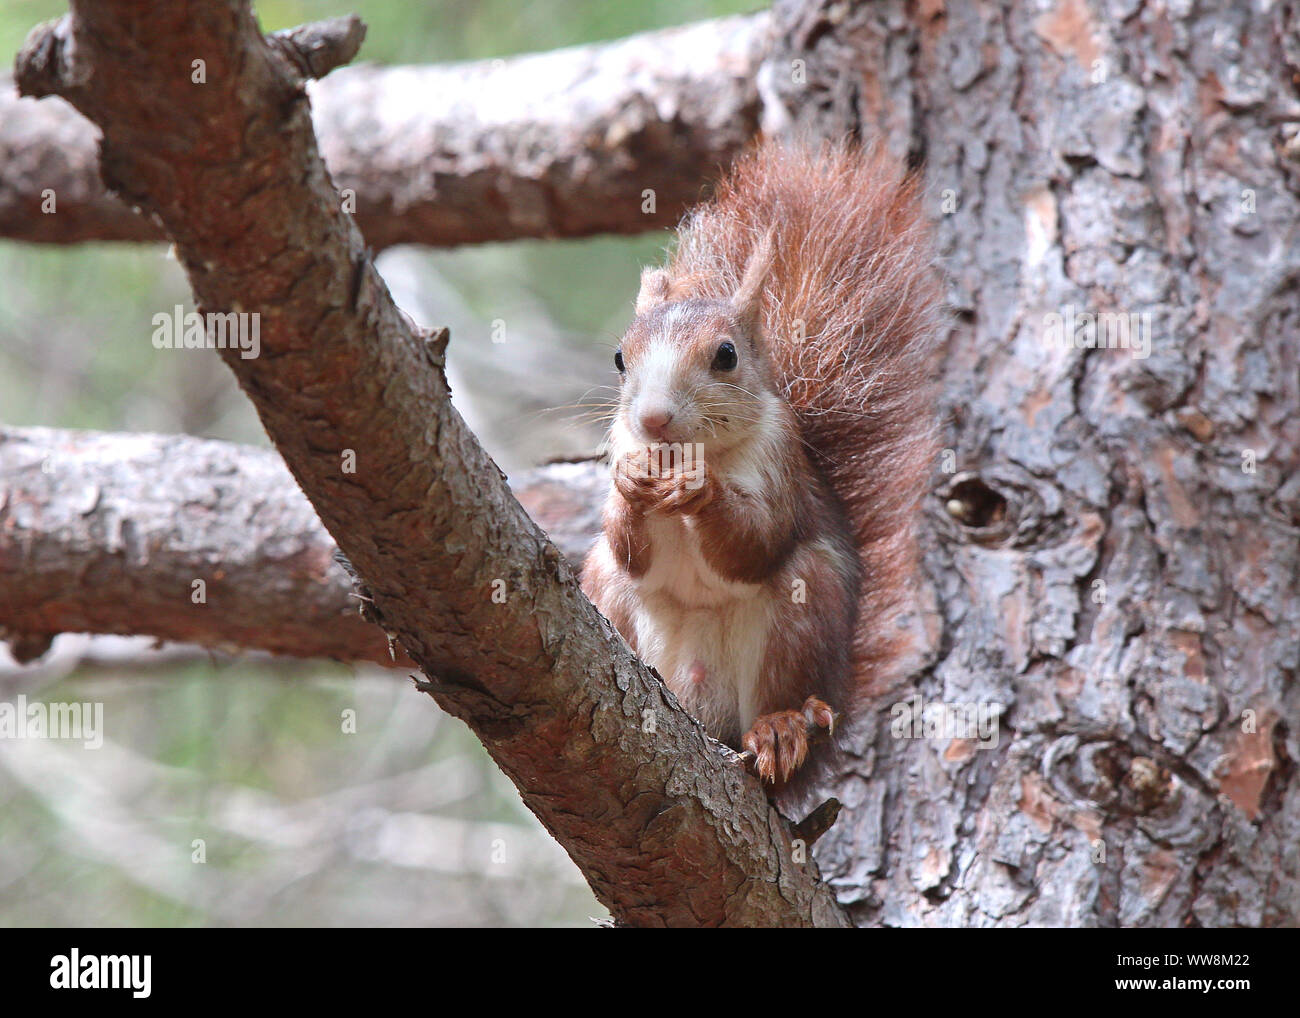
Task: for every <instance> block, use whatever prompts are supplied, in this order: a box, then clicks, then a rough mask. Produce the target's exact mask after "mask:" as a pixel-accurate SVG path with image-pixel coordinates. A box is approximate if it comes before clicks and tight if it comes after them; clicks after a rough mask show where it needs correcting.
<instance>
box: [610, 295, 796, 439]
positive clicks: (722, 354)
mask: <svg viewBox="0 0 1300 1018" xmlns="http://www.w3.org/2000/svg"><path fill="white" fill-rule="evenodd" d="M753 331H754V329H753V326H752V325H749V324H747V322H746V319H745V317H744V316H743V315H742V314H740V313H739V312H738V311H737V309H736V308H735V307H734V306H733V305H732V304H731V303H730V302H728V301H720V300H701V299H692V300H682V301H673V302H664V303H660V304H656V305H654V306H653V307H651V308H649V309H647V310H644V311H642V312H641V313H640V314H638V315H637V317H636V319H635V320H634V321H633V322H632V324H631V326H630V327H629V328H628V331H627V333H626V334H625V335H624V337H623V344H622V346H621V347H620V348H619V351H618V353H617V354H616V355H615V358H614V364H615V367H616V368H618V371H619V375H620V379H621V382H622V388H621V391H620V395H619V412H618V415H617V418H616V420H615V426H614V432H615V433H614V436H613V437H614V441H615V444H616V445H618V446H623V447H625V448H626V447H636V446H645V445H653V444H656V443H667V444H672V443H677V442H681V443H688V442H689V443H698V444H700V445H702V446H703V447H704V450H705V452H706V454H707V453H708V452H710V451H712V452H714V453H715V454H720V453H722V452H725V451H727V450H728V449H731V448H734V447H735V446H737V445H739V444H740V443H741V442H743V441H744V440H745V439H746V438H747V437H748V436H749V435H751V434H752V433H753V432H754V431H755V430H756V429H758V428H760V427H762V426H763V423H764V421H765V419H766V416H767V413H768V409H769V406H770V404H771V403H772V400H773V396H772V394H771V383H770V381H769V378H770V371H769V370H768V365H767V362H766V359H765V356H764V354H763V352H762V349H761V343H760V341H759V338H758V337H757V336H755V335H754V334H753Z"/></svg>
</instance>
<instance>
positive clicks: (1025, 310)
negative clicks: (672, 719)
mask: <svg viewBox="0 0 1300 1018" xmlns="http://www.w3.org/2000/svg"><path fill="white" fill-rule="evenodd" d="M775 21H776V27H777V36H778V41H777V44H776V49H775V51H774V54H773V56H772V58H771V61H770V63H769V65H768V67H767V70H768V71H769V73H770V74H771V80H772V81H773V83H774V87H773V93H774V94H777V95H779V96H780V97H781V100H782V101H781V102H780V103H773V104H772V105H771V106H769V107H768V108H765V110H764V122H765V124H767V125H768V126H769V127H771V128H774V129H780V130H795V129H804V130H811V131H813V132H814V133H817V134H821V135H835V134H838V133H842V132H845V131H850V132H853V133H856V134H860V135H864V136H868V137H883V138H884V139H886V141H887V144H888V145H889V146H890V147H891V148H892V149H893V150H894V151H895V152H897V153H898V154H899V155H900V156H905V157H909V158H911V159H912V160H913V161H914V162H917V163H923V165H924V174H925V179H926V182H927V184H928V190H929V192H930V195H931V198H930V201H931V203H932V204H931V208H932V209H933V214H934V216H935V219H936V220H937V221H938V230H939V238H940V244H941V251H942V255H943V261H944V265H945V268H946V269H947V273H948V277H949V279H950V290H949V299H950V301H951V304H952V310H953V329H952V334H951V338H950V342H949V345H948V357H947V358H946V361H945V367H944V383H945V384H944V388H945V394H946V395H945V399H944V406H945V412H946V414H947V419H948V436H949V438H948V444H949V453H950V455H948V456H947V457H946V459H945V461H944V462H942V463H941V464H939V471H938V472H937V473H936V485H935V497H934V498H933V499H932V500H931V502H930V505H929V510H928V513H927V532H928V533H927V543H928V552H927V555H926V573H927V575H928V577H929V581H930V584H931V594H930V602H931V608H930V610H929V612H928V614H927V619H928V631H929V634H930V635H929V654H930V658H931V664H930V665H929V667H928V668H926V669H925V671H924V672H923V673H922V674H921V675H919V676H917V677H916V679H915V682H914V686H913V687H911V688H908V689H906V690H900V691H899V692H898V694H897V695H896V696H895V697H893V698H891V699H892V700H894V701H899V700H903V699H904V698H907V697H911V696H912V695H913V694H914V693H915V694H919V695H920V696H922V697H924V699H925V700H926V701H932V702H935V703H947V704H964V703H973V704H989V705H991V704H998V705H1001V711H1002V713H1001V724H1000V732H999V739H998V744H997V747H996V748H995V749H987V750H980V749H978V748H977V746H976V744H975V743H974V742H972V741H971V740H963V739H951V740H948V739H940V740H933V739H929V740H927V739H918V740H911V739H901V738H895V737H893V735H892V734H891V723H892V721H893V720H894V717H893V714H892V713H891V708H892V704H891V703H889V702H882V703H881V704H880V708H881V709H880V713H879V714H878V715H877V716H876V717H875V719H874V725H873V726H872V730H870V731H868V732H867V733H866V734H864V735H863V736H862V738H861V741H860V743H859V746H858V753H859V757H858V760H859V763H858V765H857V766H856V767H855V768H854V769H853V772H852V773H849V774H846V775H845V776H844V780H843V782H842V785H841V793H840V794H841V798H842V799H844V801H845V805H846V810H845V814H844V815H843V816H842V817H841V819H840V821H839V823H838V824H837V825H836V826H835V827H834V828H833V829H832V830H831V832H830V833H829V834H828V835H827V836H826V838H825V840H824V842H822V843H820V844H819V845H818V849H819V857H820V858H821V860H822V862H823V867H824V868H825V869H826V870H828V871H829V879H830V880H831V881H832V883H833V884H834V886H835V887H836V890H837V893H838V895H839V897H840V900H841V901H842V902H844V903H845V904H846V905H848V906H849V908H850V911H851V913H852V915H853V917H854V920H855V921H856V922H857V923H859V924H873V923H884V924H888V925H1004V926H1014V925H1044V924H1048V925H1087V926H1092V925H1099V926H1165V927H1168V926H1196V925H1204V926H1235V925H1242V926H1259V925H1265V926H1273V925H1294V924H1295V923H1297V922H1300V880H1297V877H1300V850H1298V848H1297V846H1300V779H1298V777H1297V769H1296V760H1297V759H1298V758H1300V743H1298V742H1297V729H1298V727H1300V726H1298V725H1297V716H1298V708H1300V691H1298V689H1297V684H1296V668H1297V660H1298V659H1300V579H1298V578H1300V470H1297V467H1298V466H1300V369H1298V367H1297V350H1300V313H1298V312H1297V295H1298V292H1300V285H1298V281H1300V201H1298V197H1297V171H1298V170H1300V163H1298V162H1297V156H1298V155H1300V138H1297V134H1296V131H1297V124H1298V123H1300V102H1297V98H1296V92H1295V88H1294V80H1295V77H1294V76H1295V75H1296V73H1297V71H1300V35H1298V34H1297V33H1298V29H1300V24H1298V22H1297V9H1296V6H1295V5H1294V4H1274V5H1263V6H1258V5H1256V6H1251V5H1223V6H1217V5H1213V6H1212V5H1190V6H1187V7H1186V8H1185V13H1184V14H1182V15H1181V16H1180V15H1178V14H1175V13H1174V10H1173V9H1172V8H1171V7H1169V6H1167V5H1151V4H1146V5H1142V4H1136V3H1116V4H1106V5H1103V4H1101V3H1099V2H1084V0H1059V2H1055V3H1053V4H1051V5H1050V6H1048V7H1047V8H1045V9H1044V8H1042V7H1041V6H1035V5H1025V4H1015V3H1011V2H1010V0H1004V2H1002V3H993V4H979V5H976V4H945V3H942V2H928V3H920V4H905V3H901V2H884V3H873V4H862V5H853V6H852V7H845V6H844V5H840V4H837V3H833V2H829V0H827V2H796V0H782V2H780V3H778V5H777V7H776V11H775ZM796 61H802V62H803V63H802V64H796V63H795V62H796ZM801 75H802V76H801ZM1071 307H1073V309H1074V312H1075V313H1076V315H1077V314H1082V313H1089V312H1090V313H1106V312H1118V313H1123V314H1124V315H1125V316H1127V315H1129V314H1136V315H1139V316H1149V317H1147V318H1145V319H1144V318H1141V317H1139V318H1138V319H1136V320H1135V321H1136V322H1137V325H1138V328H1139V331H1137V332H1134V333H1133V334H1131V335H1130V337H1129V346H1128V348H1124V347H1122V346H1121V347H1114V348H1106V349H1088V348H1086V347H1074V348H1070V347H1067V346H1066V345H1065V343H1063V342H1061V341H1060V338H1059V336H1058V334H1057V332H1056V331H1055V330H1056V328H1057V320H1056V319H1054V318H1053V317H1052V316H1053V315H1059V316H1062V318H1064V316H1065V315H1066V314H1067V313H1068V309H1070V308H1071ZM1078 323H1079V320H1078V319H1077V318H1076V325H1078ZM1144 326H1145V327H1146V328H1147V330H1148V331H1147V332H1146V339H1147V340H1149V342H1150V355H1149V356H1148V357H1143V356H1141V354H1142V352H1143V350H1142V349H1141V346H1140V343H1139V342H1138V340H1139V339H1140V335H1139V333H1140V330H1141V328H1142V327H1144ZM1076 335H1077V336H1078V340H1079V341H1080V342H1086V340H1087V335H1086V329H1085V330H1084V331H1081V332H1079V333H1077V334H1076ZM945 470H947V471H949V472H948V473H945V472H944V471H945ZM863 624H864V625H869V624H870V620H869V619H868V620H863ZM904 734H906V733H904Z"/></svg>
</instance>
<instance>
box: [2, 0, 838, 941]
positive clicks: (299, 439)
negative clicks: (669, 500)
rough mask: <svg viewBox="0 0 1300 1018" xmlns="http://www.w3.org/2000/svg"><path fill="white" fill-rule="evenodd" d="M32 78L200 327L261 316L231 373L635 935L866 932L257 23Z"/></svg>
mask: <svg viewBox="0 0 1300 1018" xmlns="http://www.w3.org/2000/svg"><path fill="white" fill-rule="evenodd" d="M195 60H201V61H203V65H202V66H203V67H204V70H205V75H204V78H205V80H204V82H203V83H201V84H199V83H196V82H195V81H194V80H193V78H192V68H194V67H195V66H196V65H194V63H193V61H195ZM17 77H18V82H19V87H20V88H21V89H23V90H24V91H26V92H31V93H40V94H46V93H50V92H57V93H58V94H61V95H63V96H64V97H65V98H67V99H68V100H69V101H71V102H72V103H73V104H74V105H75V106H77V108H78V109H80V110H81V111H82V112H83V113H85V114H86V115H87V116H88V117H90V118H91V119H92V120H94V121H95V122H96V123H97V124H98V125H99V126H100V128H101V130H102V131H103V133H104V138H103V143H102V146H101V161H102V165H103V172H104V176H105V179H106V180H107V181H109V182H110V183H111V184H112V186H114V187H115V189H116V190H118V191H119V192H121V193H124V194H126V195H127V196H128V197H129V198H130V199H131V200H133V201H135V202H136V203H137V204H139V205H141V206H142V207H145V208H148V209H149V210H150V211H151V212H152V213H153V214H154V215H156V216H157V217H158V219H159V221H160V222H161V223H162V225H163V227H164V228H165V229H166V230H167V232H168V234H169V235H170V236H171V237H172V239H173V241H174V242H175V245H176V249H177V254H178V257H179V258H180V260H181V262H182V264H183V265H184V266H185V268H186V271H187V273H188V275H189V279H190V283H191V286H192V288H193V290H194V294H195V299H196V303H197V305H198V307H199V309H200V312H209V311H220V312H227V311H229V312H235V313H248V314H252V313H257V314H259V315H260V316H261V319H260V321H261V326H260V336H261V345H260V356H256V357H249V358H245V357H244V356H242V353H244V352H247V351H244V350H241V349H240V348H238V347H235V348H226V349H224V350H222V351H221V353H222V356H223V359H224V360H225V361H226V363H227V365H229V366H230V368H231V369H232V370H233V371H234V373H235V376H236V378H237V379H238V381H239V383H240V385H241V387H242V388H243V389H244V391H245V392H246V393H247V394H248V396H249V398H250V399H251V400H252V401H253V403H254V405H255V406H256V408H257V411H258V413H259V415H260V417H261V419H262V422H263V424H264V425H265V427H266V430H267V433H268V435H269V436H270V438H271V440H272V442H273V443H274V444H275V446H276V448H277V449H278V450H279V452H280V453H281V455H282V456H283V457H284V459H285V462H286V464H287V465H288V467H289V470H290V472H291V473H292V474H293V476H294V477H295V479H296V480H297V481H298V483H299V485H300V486H301V487H302V489H303V491H304V492H305V493H306V495H307V497H308V498H309V499H310V500H311V501H312V504H313V506H314V507H315V508H316V510H317V512H318V514H319V515H320V517H321V521H322V522H323V523H324V525H325V527H326V529H327V530H328V531H329V532H330V534H331V535H332V536H333V537H334V538H335V540H336V541H337V542H338V545H339V547H340V549H341V550H342V551H343V552H344V553H345V554H346V555H347V557H348V558H349V559H350V560H351V562H352V564H353V565H354V566H355V567H356V569H357V571H358V573H359V574H360V576H361V577H362V579H363V580H364V581H365V582H366V584H367V585H368V587H369V589H370V590H371V591H372V592H373V596H374V602H375V605H376V607H377V609H378V611H379V612H380V613H381V615H382V616H383V618H384V620H385V623H386V626H387V628H389V629H390V630H391V631H392V632H394V633H396V634H397V635H398V637H399V638H400V640H401V643H402V646H403V647H404V649H405V650H406V652H407V653H408V654H409V655H410V656H411V658H412V659H413V660H414V661H416V662H417V663H418V664H419V665H420V667H421V669H422V670H423V671H424V673H425V674H426V675H427V676H428V677H429V681H428V682H426V683H424V684H422V688H423V689H424V690H425V691H427V692H429V693H430V694H431V695H433V696H434V698H435V699H436V700H437V701H438V703H439V704H440V705H441V706H442V707H444V708H445V709H446V710H448V711H449V712H450V713H452V714H455V715H456V716H458V717H460V718H462V719H463V720H465V721H466V722H467V723H468V724H469V725H470V727H471V728H472V729H473V730H474V731H475V733H476V734H477V735H478V736H479V738H480V739H481V740H482V741H483V744H484V745H485V747H486V748H487V749H488V751H489V752H490V753H491V754H492V756H493V758H494V759H495V760H496V761H497V763H498V764H499V765H500V766H501V767H502V769H503V770H504V771H505V773H506V774H507V775H508V776H509V777H510V778H511V779H512V780H513V781H514V782H515V784H516V785H517V786H518V787H519V789H520V793H521V795H522V797H523V801H524V802H525V804H527V805H528V807H529V808H530V809H531V810H532V811H533V812H534V813H536V814H537V816H538V818H539V819H540V820H541V821H542V823H543V824H544V825H545V826H546V827H547V829H548V830H550V831H551V833H552V834H553V835H554V836H555V837H556V839H557V840H558V841H559V842H560V843H561V844H562V845H563V846H564V847H565V849H566V850H567V851H568V853H569V854H570V856H571V857H572V858H573V859H574V861H575V862H576V863H577V864H578V866H579V868H581V869H582V871H583V872H584V874H585V875H586V877H587V879H588V881H589V882H590V884H591V886H592V888H593V890H594V891H595V893H596V896H597V897H598V898H599V899H600V900H601V902H602V903H603V904H605V905H606V907H608V908H609V909H610V911H611V912H612V913H613V915H614V916H615V918H616V919H617V920H618V921H620V922H623V923H627V924H634V925H661V926H662V925H667V926H680V925H701V924H703V925H771V924H781V925H787V924H788V925H801V926H809V925H826V926H838V925H844V924H845V922H846V920H845V918H844V915H843V913H842V911H841V910H840V909H839V906H838V905H837V904H836V902H835V899H834V897H833V896H832V895H831V894H830V892H829V890H828V889H827V887H826V886H825V884H823V883H821V882H819V880H818V878H817V872H816V867H815V864H814V863H813V862H812V860H811V859H809V860H807V863H806V864H804V863H801V862H800V852H799V846H797V845H795V844H792V842H793V841H794V840H795V839H794V838H793V836H792V833H791V830H790V826H789V824H788V822H787V821H785V820H784V819H783V818H781V817H780V815H779V814H778V813H776V811H775V810H773V809H772V808H771V807H770V806H769V805H768V803H767V801H766V798H765V797H764V795H763V792H762V790H761V789H760V787H759V786H758V783H757V781H756V779H754V778H753V777H752V776H750V775H748V774H746V773H745V771H744V770H743V768H742V767H741V765H740V764H739V762H738V760H737V758H736V756H735V754H732V753H730V752H728V751H725V749H724V747H721V746H720V745H719V744H717V743H715V742H712V741H711V740H709V739H708V738H707V737H706V735H705V733H704V731H703V729H702V727H701V726H700V725H699V724H698V722H695V721H694V720H693V719H691V718H690V717H689V716H688V715H686V714H685V712H684V711H682V710H681V708H680V707H679V706H678V705H677V704H676V702H675V700H673V699H672V698H671V696H670V695H669V694H668V693H667V691H666V689H665V688H664V686H663V684H662V683H661V682H660V681H659V679H658V678H657V677H656V676H655V675H654V674H653V673H652V672H651V671H650V670H649V669H647V668H646V667H645V666H644V665H643V664H641V663H640V662H639V661H637V660H636V659H635V658H634V657H633V656H632V654H631V653H630V651H629V650H628V648H627V645H626V644H625V643H624V642H623V641H622V640H621V639H619V638H618V637H617V635H616V634H615V633H614V631H613V630H612V628H611V627H610V626H609V624H608V622H606V621H605V620H604V619H603V618H601V617H600V615H599V614H598V613H597V612H596V611H595V609H594V608H593V607H592V606H591V604H590V603H589V602H588V601H587V600H586V599H585V598H584V597H583V596H582V594H581V591H580V590H579V588H578V585H577V582H576V580H575V578H574V573H573V570H572V569H571V568H570V567H569V565H568V564H567V563H566V562H565V561H564V560H563V558H562V557H561V555H560V554H559V552H558V551H557V550H556V548H555V546H554V544H552V543H551V542H550V541H549V540H548V539H547V538H546V536H545V534H543V533H542V532H541V531H540V530H539V529H538V528H537V526H536V525H535V524H534V523H533V522H532V521H531V520H530V519H529V518H528V517H527V515H526V514H525V513H524V512H523V510H522V509H521V508H520V506H519V504H518V502H516V501H515V499H514V498H513V496H512V495H511V494H510V491H509V489H508V488H507V487H506V486H505V483H504V478H503V476H502V475H501V473H500V472H499V471H498V470H497V468H496V466H495V465H494V464H493V463H492V461H491V460H490V459H489V458H488V457H487V455H486V454H485V453H484V452H483V450H482V448H481V447H480V446H479V445H478V443H477V442H476V441H475V440H474V437H473V435H471V434H470V433H469V431H468V429H467V428H466V427H465V425H464V422H463V421H462V420H461V419H460V417H459V415H458V414H457V413H456V412H455V410H454V409H452V407H451V404H450V402H449V398H448V395H449V394H448V390H447V385H446V378H445V376H444V375H443V371H442V364H443V350H444V348H445V342H446V334H445V332H443V333H441V334H440V335H430V336H419V335H416V333H415V331H414V330H413V329H412V327H411V326H410V324H409V322H408V320H406V319H405V318H404V316H402V315H401V313H400V312H399V311H398V310H397V308H396V307H395V306H394V305H393V302H392V300H391V298H390V297H389V295H388V292H387V289H386V288H385V286H384V284H383V281H382V280H381V279H380V278H379V276H378V274H377V273H376V272H375V270H374V267H373V265H372V263H371V261H370V258H369V256H368V255H367V254H366V252H365V249H364V246H363V242H362V239H361V236H360V233H359V232H358V230H357V229H356V227H355V226H354V225H353V223H352V220H351V219H350V218H349V217H348V216H347V215H346V214H345V213H344V212H343V211H342V209H341V207H340V205H341V203H340V200H339V195H338V194H337V193H336V192H335V190H334V188H333V186H332V184H331V182H330V180H329V178H328V176H327V174H326V171H325V167H324V164H323V162H322V161H321V159H320V156H319V154H318V152H317V149H316V143H315V136H314V134H313V131H312V125H311V120H310V116H309V112H308V103H307V99H306V94H305V91H304V89H303V85H302V82H301V79H300V77H299V75H298V74H297V73H296V69H295V66H294V64H293V63H292V62H290V61H288V60H286V59H285V58H284V57H283V55H282V54H281V53H279V52H278V51H277V50H275V49H273V48H272V47H270V46H268V44H267V42H266V40H265V39H264V38H263V37H262V36H261V34H260V33H259V32H258V30H257V24H256V20H255V19H254V17H253V15H252V12H251V10H250V8H249V6H248V4H247V3H246V2H233V0H206V2H205V0H189V2H176V0H153V2H140V0H93V2H92V0H87V2H82V0H74V2H73V4H72V13H71V15H70V16H68V17H66V18H64V19H62V20H60V21H59V22H56V23H52V24H50V25H46V26H42V27H41V28H39V29H37V30H35V31H34V32H33V33H32V35H31V37H29V39H28V42H27V44H26V45H25V46H24V50H23V52H22V54H20V56H19V62H18V76H17Z"/></svg>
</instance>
